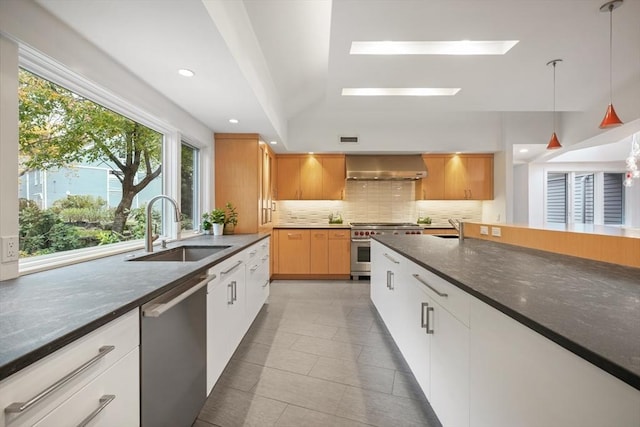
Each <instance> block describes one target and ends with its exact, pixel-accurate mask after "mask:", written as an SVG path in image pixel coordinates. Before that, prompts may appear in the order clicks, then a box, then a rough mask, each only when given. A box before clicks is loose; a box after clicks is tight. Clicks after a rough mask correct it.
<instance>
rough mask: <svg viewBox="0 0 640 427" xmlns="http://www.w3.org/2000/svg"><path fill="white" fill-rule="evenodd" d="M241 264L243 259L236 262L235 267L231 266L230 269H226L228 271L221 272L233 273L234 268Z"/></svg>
mask: <svg viewBox="0 0 640 427" xmlns="http://www.w3.org/2000/svg"><path fill="white" fill-rule="evenodd" d="M240 264H242V261H238V262H236V263H235V265H234V266H233V267H231V268H230V269H228V270H226V271H223V272H222V273H220V274H229V273H231V272H232V271H233V270H235V269H236V267H237V266H239V265H240Z"/></svg>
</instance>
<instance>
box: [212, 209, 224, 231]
mask: <svg viewBox="0 0 640 427" xmlns="http://www.w3.org/2000/svg"><path fill="white" fill-rule="evenodd" d="M209 221H211V224H212V225H213V235H214V236H220V235H221V234H222V230H223V228H224V221H225V212H224V209H220V208H216V209H214V210H212V211H211V212H210V213H209Z"/></svg>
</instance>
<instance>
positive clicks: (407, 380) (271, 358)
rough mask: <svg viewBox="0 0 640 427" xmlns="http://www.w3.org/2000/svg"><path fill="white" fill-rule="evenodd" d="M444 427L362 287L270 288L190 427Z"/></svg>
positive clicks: (312, 284)
mask: <svg viewBox="0 0 640 427" xmlns="http://www.w3.org/2000/svg"><path fill="white" fill-rule="evenodd" d="M212 426H219V427H231V426H291V427H298V426H301V427H302V426H305V427H315V426H319V427H320V426H322V427H333V426H341V427H347V426H349V427H356V426H393V427H399V426H429V427H436V426H440V422H439V421H438V419H437V418H436V416H435V414H434V413H433V410H432V409H431V406H430V405H429V403H428V402H427V401H426V400H425V398H424V395H423V394H422V392H421V391H420V390H419V387H418V385H417V383H416V382H415V379H414V378H413V375H412V374H411V373H410V372H409V369H408V367H407V365H406V362H405V361H404V359H403V357H402V355H401V354H400V352H399V351H398V349H397V347H396V345H395V343H394V342H393V340H392V339H391V337H390V336H389V335H388V332H387V330H386V328H385V326H384V324H383V323H382V321H381V320H380V318H379V317H378V314H377V312H376V310H375V308H374V307H373V305H372V304H371V302H370V299H369V283H368V282H365V281H354V282H351V281H274V282H272V283H271V295H270V297H269V303H268V304H266V305H265V306H264V307H263V309H262V311H261V312H260V314H259V315H258V317H257V318H256V320H255V322H254V323H253V325H252V326H251V328H250V329H249V331H248V332H247V335H246V336H245V337H244V339H243V341H242V343H241V344H240V346H239V347H238V349H237V351H236V352H235V354H234V355H233V358H232V359H231V361H230V362H229V364H228V365H227V367H226V369H225V371H224V372H223V374H222V376H221V377H220V379H219V380H218V383H217V384H216V386H215V387H214V389H213V391H212V392H211V395H210V396H209V398H208V399H207V401H206V403H205V405H204V407H203V408H202V411H201V412H200V415H199V416H198V419H197V420H196V422H195V423H194V425H193V427H212Z"/></svg>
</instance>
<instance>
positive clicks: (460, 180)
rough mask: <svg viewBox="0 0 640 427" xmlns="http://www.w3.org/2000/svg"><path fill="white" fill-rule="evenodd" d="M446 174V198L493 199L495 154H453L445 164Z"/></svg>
mask: <svg viewBox="0 0 640 427" xmlns="http://www.w3.org/2000/svg"><path fill="white" fill-rule="evenodd" d="M444 176H445V187H444V190H445V198H446V199H456V200H490V199H493V155H484V154H467V155H454V156H451V157H449V159H448V160H447V162H446V164H445V169H444Z"/></svg>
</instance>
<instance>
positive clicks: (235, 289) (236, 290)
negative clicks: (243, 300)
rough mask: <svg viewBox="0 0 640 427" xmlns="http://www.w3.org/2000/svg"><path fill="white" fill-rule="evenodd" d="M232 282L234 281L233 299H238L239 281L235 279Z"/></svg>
mask: <svg viewBox="0 0 640 427" xmlns="http://www.w3.org/2000/svg"><path fill="white" fill-rule="evenodd" d="M231 283H233V297H232V298H233V301H238V282H236V281H235V280H234V281H233V282H231Z"/></svg>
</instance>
